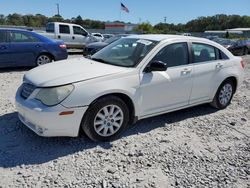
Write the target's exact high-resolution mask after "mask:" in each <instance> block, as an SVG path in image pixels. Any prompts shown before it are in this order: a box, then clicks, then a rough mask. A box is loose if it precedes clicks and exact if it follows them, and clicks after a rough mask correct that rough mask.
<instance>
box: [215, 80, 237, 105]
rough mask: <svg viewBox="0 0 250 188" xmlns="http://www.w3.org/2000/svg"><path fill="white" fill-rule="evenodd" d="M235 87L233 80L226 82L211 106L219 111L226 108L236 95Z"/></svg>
mask: <svg viewBox="0 0 250 188" xmlns="http://www.w3.org/2000/svg"><path fill="white" fill-rule="evenodd" d="M234 91H235V85H234V83H233V82H232V80H226V81H224V82H223V83H222V84H221V85H220V87H219V89H218V90H217V92H216V94H215V96H214V99H213V102H212V103H211V105H212V106H213V107H215V108H218V109H224V108H226V107H227V106H228V105H229V104H230V102H231V100H232V98H233V95H234Z"/></svg>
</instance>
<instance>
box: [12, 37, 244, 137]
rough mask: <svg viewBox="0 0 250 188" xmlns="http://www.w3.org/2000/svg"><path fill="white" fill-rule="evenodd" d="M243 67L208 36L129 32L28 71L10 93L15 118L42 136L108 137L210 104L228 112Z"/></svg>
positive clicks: (240, 60)
mask: <svg viewBox="0 0 250 188" xmlns="http://www.w3.org/2000/svg"><path fill="white" fill-rule="evenodd" d="M244 67H245V63H244V62H243V60H242V58H240V57H235V56H234V55H232V53H230V52H229V51H228V50H227V49H225V48H223V47H222V46H221V45H219V44H217V43H215V42H212V41H209V40H207V39H201V38H194V37H186V36H178V35H132V36H128V37H125V38H122V39H120V40H117V41H115V42H113V43H111V44H110V45H108V46H106V47H105V48H103V49H102V50H100V51H99V52H97V53H96V54H94V55H93V56H92V57H91V59H86V58H84V57H82V58H81V59H79V58H77V59H70V60H66V61H64V62H61V63H52V64H49V65H45V66H42V67H37V68H35V69H33V70H31V71H29V72H27V73H26V74H25V76H24V79H23V84H22V85H21V86H20V87H19V89H18V91H17V93H16V108H17V111H18V116H19V119H20V120H21V121H22V122H23V123H24V124H25V125H26V126H28V127H29V128H30V129H31V130H33V131H34V132H35V133H37V134H38V135H40V136H77V135H78V134H79V131H80V130H81V129H82V130H83V131H84V132H85V133H86V135H87V136H88V137H89V138H91V139H92V140H94V141H108V140H111V139H114V138H115V137H116V136H117V135H119V134H120V133H121V132H122V131H123V130H124V129H126V128H127V127H128V125H129V124H131V123H134V122H136V121H137V120H140V119H144V118H148V117H152V116H156V115H160V114H164V113H167V112H171V111H175V110H179V109H183V108H188V107H191V106H195V105H199V104H203V103H211V105H212V106H214V107H215V108H217V109H224V108H226V107H227V106H228V105H229V104H230V102H231V99H232V97H233V95H234V94H235V92H236V91H237V88H239V86H240V84H241V82H242V81H243V72H244Z"/></svg>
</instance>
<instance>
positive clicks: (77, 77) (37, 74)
mask: <svg viewBox="0 0 250 188" xmlns="http://www.w3.org/2000/svg"><path fill="white" fill-rule="evenodd" d="M126 70H127V68H125V67H118V66H113V65H108V64H104V63H100V62H96V61H93V60H90V59H86V58H84V57H81V58H74V59H70V60H63V61H59V62H54V63H51V64H47V65H42V66H40V67H37V68H34V69H32V70H30V71H29V72H27V73H26V74H25V76H24V81H25V82H29V83H32V84H34V85H36V86H37V87H52V86H59V85H65V84H69V83H74V82H80V81H85V80H91V79H95V78H100V77H104V76H108V75H113V74H118V73H121V72H124V71H126Z"/></svg>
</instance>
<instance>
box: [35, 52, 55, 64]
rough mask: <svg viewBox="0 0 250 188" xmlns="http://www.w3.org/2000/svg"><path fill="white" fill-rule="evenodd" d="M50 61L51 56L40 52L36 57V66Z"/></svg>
mask: <svg viewBox="0 0 250 188" xmlns="http://www.w3.org/2000/svg"><path fill="white" fill-rule="evenodd" d="M50 62H52V58H51V57H50V56H49V55H47V54H41V55H39V56H38V57H37V59H36V65H37V66H40V65H45V64H47V63H50Z"/></svg>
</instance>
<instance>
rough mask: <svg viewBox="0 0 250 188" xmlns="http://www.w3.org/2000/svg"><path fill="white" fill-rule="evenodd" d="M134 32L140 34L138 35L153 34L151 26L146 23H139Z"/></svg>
mask: <svg viewBox="0 0 250 188" xmlns="http://www.w3.org/2000/svg"><path fill="white" fill-rule="evenodd" d="M135 31H137V32H140V33H145V34H147V33H155V30H154V28H153V26H152V25H151V24H150V23H148V22H146V23H141V24H139V25H138V26H137V27H136V28H135Z"/></svg>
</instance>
